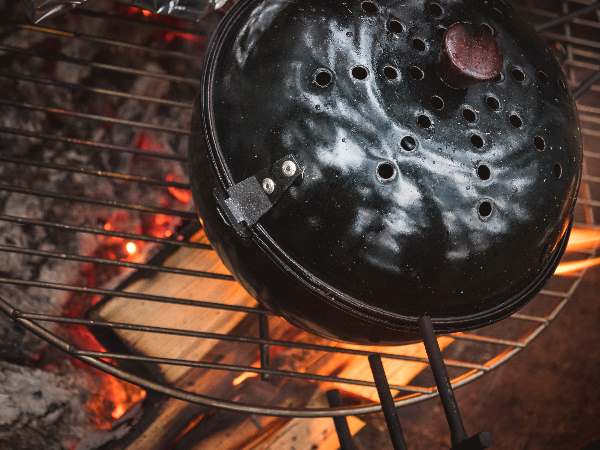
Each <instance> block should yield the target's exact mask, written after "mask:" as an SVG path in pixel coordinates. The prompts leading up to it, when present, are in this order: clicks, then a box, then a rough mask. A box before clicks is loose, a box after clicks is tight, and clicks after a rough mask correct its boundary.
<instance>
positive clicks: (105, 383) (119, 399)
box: [86, 371, 146, 430]
mask: <svg viewBox="0 0 600 450" xmlns="http://www.w3.org/2000/svg"><path fill="white" fill-rule="evenodd" d="M92 376H93V377H94V379H93V383H94V384H97V385H98V390H97V391H95V392H94V393H93V394H92V395H91V397H90V399H89V400H88V402H87V404H86V408H87V410H88V411H89V412H90V413H91V414H90V416H91V420H92V422H93V423H94V425H96V426H97V427H98V428H100V429H103V430H106V429H110V428H111V427H112V424H113V421H115V420H118V419H120V418H121V417H123V415H124V414H125V413H126V412H127V411H128V410H129V409H130V408H131V407H132V406H133V405H136V404H137V403H139V402H141V401H142V400H144V399H145V398H146V391H144V390H143V389H141V388H139V387H137V386H135V385H133V384H129V383H125V382H123V381H120V380H118V379H117V378H115V377H112V376H110V375H108V374H105V373H102V372H97V371H94V372H93V373H92ZM98 379H100V383H98V381H99V380H98Z"/></svg>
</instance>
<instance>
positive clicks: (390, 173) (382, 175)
mask: <svg viewBox="0 0 600 450" xmlns="http://www.w3.org/2000/svg"><path fill="white" fill-rule="evenodd" d="M377 177H378V178H379V179H380V180H381V181H391V180H393V179H394V178H395V177H396V166H394V164H393V163H391V162H389V161H385V162H382V163H379V165H378V166H377Z"/></svg>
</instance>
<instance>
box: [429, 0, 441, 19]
mask: <svg viewBox="0 0 600 450" xmlns="http://www.w3.org/2000/svg"><path fill="white" fill-rule="evenodd" d="M427 12H429V15H430V16H431V17H434V18H436V19H439V18H440V17H442V15H443V14H444V10H443V8H442V7H441V6H440V4H439V3H436V2H431V3H430V4H429V5H427Z"/></svg>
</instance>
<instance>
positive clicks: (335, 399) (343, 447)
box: [327, 389, 356, 450]
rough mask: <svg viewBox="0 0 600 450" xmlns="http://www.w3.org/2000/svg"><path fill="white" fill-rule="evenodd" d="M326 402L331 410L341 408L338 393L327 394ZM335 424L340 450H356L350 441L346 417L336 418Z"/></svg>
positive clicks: (350, 436) (332, 391)
mask: <svg viewBox="0 0 600 450" xmlns="http://www.w3.org/2000/svg"><path fill="white" fill-rule="evenodd" d="M327 401H328V402H329V406H331V407H332V408H335V407H338V406H341V404H342V402H341V398H340V391H338V390H337V389H333V390H331V391H328V392H327ZM333 423H334V424H335V431H336V432H337V435H338V439H339V440H340V450H356V445H355V444H354V440H353V439H352V434H351V433H350V428H349V427H348V420H347V419H346V417H343V416H338V417H334V418H333Z"/></svg>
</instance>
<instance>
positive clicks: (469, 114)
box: [462, 107, 477, 123]
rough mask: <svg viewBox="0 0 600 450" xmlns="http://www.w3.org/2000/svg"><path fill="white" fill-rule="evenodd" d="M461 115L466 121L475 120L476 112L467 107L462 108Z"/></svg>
mask: <svg viewBox="0 0 600 450" xmlns="http://www.w3.org/2000/svg"><path fill="white" fill-rule="evenodd" d="M462 114H463V117H464V118H465V120H466V121H467V122H471V123H472V122H475V121H476V120H477V113H476V112H475V111H473V110H472V109H471V108H469V107H467V108H464V109H463V112H462Z"/></svg>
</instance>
